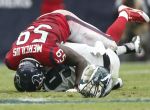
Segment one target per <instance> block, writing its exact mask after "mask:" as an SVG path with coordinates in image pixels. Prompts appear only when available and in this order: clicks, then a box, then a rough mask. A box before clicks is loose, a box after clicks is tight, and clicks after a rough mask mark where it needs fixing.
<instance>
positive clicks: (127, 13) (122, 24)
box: [106, 5, 149, 42]
mask: <svg viewBox="0 0 150 110" xmlns="http://www.w3.org/2000/svg"><path fill="white" fill-rule="evenodd" d="M118 11H119V16H118V18H117V19H116V21H115V22H114V23H113V24H112V25H111V26H110V27H109V28H108V29H107V31H106V34H109V35H110V36H111V37H112V39H113V40H115V41H116V42H119V41H120V39H121V36H122V34H123V32H124V30H125V28H126V23H127V22H128V21H129V22H139V23H143V22H149V17H148V16H147V15H146V13H144V12H143V11H141V10H137V9H133V8H129V7H126V6H124V5H122V6H120V7H119V8H118Z"/></svg>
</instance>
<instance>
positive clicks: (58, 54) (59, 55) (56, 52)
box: [50, 47, 66, 64]
mask: <svg viewBox="0 0 150 110" xmlns="http://www.w3.org/2000/svg"><path fill="white" fill-rule="evenodd" d="M50 59H51V60H52V61H53V62H54V63H55V64H63V63H64V62H65V59H66V54H65V53H64V51H63V50H62V49H60V48H59V47H54V48H52V49H51V52H50Z"/></svg>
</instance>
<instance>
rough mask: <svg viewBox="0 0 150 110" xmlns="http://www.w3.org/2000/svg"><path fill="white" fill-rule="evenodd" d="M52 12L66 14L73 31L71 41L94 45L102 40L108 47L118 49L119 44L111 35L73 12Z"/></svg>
mask: <svg viewBox="0 0 150 110" xmlns="http://www.w3.org/2000/svg"><path fill="white" fill-rule="evenodd" d="M52 13H60V14H63V15H64V16H66V18H67V21H68V24H69V27H70V31H71V35H70V37H69V40H70V41H72V42H76V43H86V44H88V45H92V46H93V45H94V44H95V42H96V41H102V42H103V43H104V46H105V47H106V48H108V47H111V48H113V49H114V48H115V49H116V47H117V45H116V43H115V42H114V41H113V40H111V37H110V36H107V35H106V34H105V33H103V32H102V31H100V30H99V29H97V28H96V27H94V26H93V25H91V24H89V23H87V22H85V21H83V20H81V19H80V18H78V17H77V16H76V15H74V14H73V13H71V12H69V11H66V10H56V11H54V12H52Z"/></svg>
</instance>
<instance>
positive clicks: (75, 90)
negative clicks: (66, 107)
mask: <svg viewBox="0 0 150 110" xmlns="http://www.w3.org/2000/svg"><path fill="white" fill-rule="evenodd" d="M66 92H78V90H77V89H76V88H73V89H68V90H67V91H66Z"/></svg>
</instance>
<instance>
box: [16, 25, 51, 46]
mask: <svg viewBox="0 0 150 110" xmlns="http://www.w3.org/2000/svg"><path fill="white" fill-rule="evenodd" d="M41 28H47V29H52V27H51V26H49V25H46V24H41V25H39V26H38V27H36V28H35V27H34V26H30V27H29V28H28V29H34V30H33V32H34V33H36V34H41V37H40V38H39V39H34V40H33V41H32V43H36V42H40V43H45V41H46V39H47V36H48V34H49V33H48V32H47V31H44V30H41ZM23 36H24V39H23V38H22V37H23ZM29 38H30V32H29V31H25V32H21V33H20V35H19V37H18V39H17V42H16V45H22V44H25V43H26V42H27V41H28V40H29ZM22 39H23V40H22Z"/></svg>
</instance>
